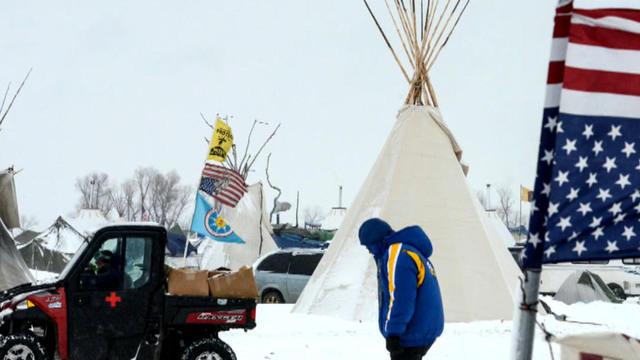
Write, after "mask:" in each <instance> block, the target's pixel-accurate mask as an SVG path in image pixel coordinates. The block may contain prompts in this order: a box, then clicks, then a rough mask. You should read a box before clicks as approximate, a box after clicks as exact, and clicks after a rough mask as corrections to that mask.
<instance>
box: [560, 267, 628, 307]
mask: <svg viewBox="0 0 640 360" xmlns="http://www.w3.org/2000/svg"><path fill="white" fill-rule="evenodd" d="M553 298H554V299H555V300H558V301H562V302H563V303H565V304H569V305H571V304H575V303H577V302H583V303H590V302H592V301H605V302H620V300H619V299H618V298H617V297H616V295H615V294H614V293H613V291H611V289H609V287H608V286H607V284H606V283H605V282H604V281H603V280H602V278H600V276H598V275H596V274H594V273H592V272H590V271H576V272H574V273H573V274H571V275H569V277H568V278H567V279H566V280H565V281H564V283H562V286H560V288H559V289H558V291H557V292H556V295H555V296H554V297H553Z"/></svg>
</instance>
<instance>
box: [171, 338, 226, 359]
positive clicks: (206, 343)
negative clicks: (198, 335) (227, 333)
mask: <svg viewBox="0 0 640 360" xmlns="http://www.w3.org/2000/svg"><path fill="white" fill-rule="evenodd" d="M181 359H182V360H237V359H236V354H235V353H234V352H233V350H232V349H231V347H230V346H229V345H227V343H225V342H224V341H222V340H220V339H216V338H206V339H200V340H196V341H194V342H193V343H192V344H191V345H189V346H188V347H187V348H186V349H185V350H184V352H183V353H182V357H181Z"/></svg>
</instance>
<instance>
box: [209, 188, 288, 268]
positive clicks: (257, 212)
mask: <svg viewBox="0 0 640 360" xmlns="http://www.w3.org/2000/svg"><path fill="white" fill-rule="evenodd" d="M266 209H267V207H266V199H265V198H264V194H263V191H262V183H256V184H253V185H251V186H249V190H248V192H247V193H246V194H245V195H244V196H243V197H242V199H241V200H240V202H239V203H238V205H236V207H235V208H230V207H226V206H225V207H223V209H222V211H221V216H222V218H223V219H225V220H226V221H227V223H228V224H229V225H230V226H231V229H233V231H234V232H235V233H236V234H237V235H238V236H240V238H242V240H244V241H245V243H244V244H234V243H224V242H217V241H213V240H207V239H205V240H203V241H202V243H201V245H200V247H199V248H198V253H199V254H201V256H202V259H201V263H200V268H201V269H216V268H218V267H220V266H224V267H227V268H230V269H232V270H237V269H239V268H240V267H241V266H243V265H247V266H251V265H252V264H253V263H254V262H255V261H256V260H257V259H258V258H259V257H260V256H262V255H264V254H266V253H268V252H270V251H273V250H275V249H277V246H276V243H275V241H274V240H273V237H271V234H273V229H272V228H271V224H270V223H269V215H268V214H267V211H266Z"/></svg>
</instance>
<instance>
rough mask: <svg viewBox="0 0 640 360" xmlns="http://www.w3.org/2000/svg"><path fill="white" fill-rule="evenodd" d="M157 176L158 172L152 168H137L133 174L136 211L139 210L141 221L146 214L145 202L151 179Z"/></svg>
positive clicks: (146, 203) (146, 205)
mask: <svg viewBox="0 0 640 360" xmlns="http://www.w3.org/2000/svg"><path fill="white" fill-rule="evenodd" d="M157 174H158V170H156V169H154V168H152V167H140V168H137V169H136V171H135V172H134V174H133V179H134V181H135V184H136V186H137V187H138V196H139V198H138V209H139V210H140V213H139V215H140V219H139V220H143V217H144V216H145V215H147V216H148V213H147V214H144V213H145V212H148V210H147V209H148V206H149V205H148V202H147V194H148V193H149V189H150V187H151V183H152V182H153V179H154V178H155V176H156V175H157Z"/></svg>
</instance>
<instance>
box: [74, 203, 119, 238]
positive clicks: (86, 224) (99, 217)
mask: <svg viewBox="0 0 640 360" xmlns="http://www.w3.org/2000/svg"><path fill="white" fill-rule="evenodd" d="M69 223H70V224H71V225H73V227H74V228H75V229H76V230H78V231H79V232H81V233H83V234H84V235H91V234H93V233H94V232H96V231H97V230H100V228H102V227H104V226H106V225H109V223H110V221H109V219H107V218H106V217H105V216H104V214H103V213H102V211H101V210H99V209H80V210H79V211H78V214H77V215H76V217H74V218H73V219H69Z"/></svg>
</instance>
